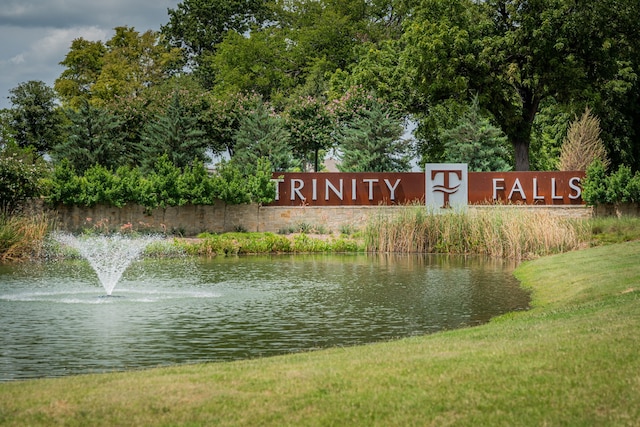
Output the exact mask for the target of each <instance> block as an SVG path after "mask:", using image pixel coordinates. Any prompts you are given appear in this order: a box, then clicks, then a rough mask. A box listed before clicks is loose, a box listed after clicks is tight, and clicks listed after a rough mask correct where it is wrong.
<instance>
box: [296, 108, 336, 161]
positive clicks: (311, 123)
mask: <svg viewBox="0 0 640 427" xmlns="http://www.w3.org/2000/svg"><path fill="white" fill-rule="evenodd" d="M284 114H285V118H286V123H287V126H288V128H289V132H290V133H291V140H292V146H293V152H294V155H295V156H296V157H297V158H298V160H300V162H301V163H302V166H303V169H304V168H305V166H306V165H307V164H308V163H311V164H312V165H313V170H314V171H315V172H318V170H319V166H320V159H319V153H320V152H321V151H322V150H327V149H329V148H330V147H331V146H332V144H333V136H332V133H333V132H334V130H335V117H334V116H333V115H332V113H331V111H330V110H329V108H328V106H327V104H326V102H325V101H324V100H322V99H320V98H315V97H311V96H307V97H296V98H293V99H292V100H291V101H290V102H289V104H288V106H287V110H286V111H285V113H284Z"/></svg>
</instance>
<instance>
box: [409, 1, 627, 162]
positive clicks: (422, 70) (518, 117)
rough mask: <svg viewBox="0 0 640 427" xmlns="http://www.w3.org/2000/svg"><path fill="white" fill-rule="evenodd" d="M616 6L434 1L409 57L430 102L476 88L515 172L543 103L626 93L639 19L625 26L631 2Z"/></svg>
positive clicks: (426, 7)
mask: <svg viewBox="0 0 640 427" xmlns="http://www.w3.org/2000/svg"><path fill="white" fill-rule="evenodd" d="M618 3H621V2H619V1H616V0H610V1H606V2H598V3H597V4H594V5H592V6H591V7H584V8H583V7H580V8H576V7H575V5H574V2H572V1H565V0H557V1H544V2H528V1H521V0H514V1H506V2H504V1H488V2H474V1H471V0H456V1H449V0H429V1H425V2H423V3H422V4H421V7H420V8H419V9H417V11H416V14H415V18H414V19H413V20H412V22H411V23H410V25H408V26H407V31H406V32H405V34H404V37H405V40H406V46H407V48H406V50H405V55H406V58H407V61H408V62H409V63H410V64H411V66H412V67H415V69H416V70H417V73H416V79H415V81H416V84H417V85H418V87H419V90H420V91H421V92H422V93H424V94H425V96H426V97H427V98H428V99H429V100H430V101H431V103H439V102H442V101H443V100H447V99H452V98H453V99H464V98H465V97H467V94H468V93H478V95H479V98H480V103H481V106H482V107H484V108H486V109H488V110H489V111H491V112H492V114H493V115H494V117H495V118H496V120H497V122H498V123H499V124H500V127H501V128H502V130H503V131H504V132H505V134H506V135H507V137H508V138H509V141H510V142H511V144H512V145H513V147H514V152H515V162H516V170H528V169H529V146H530V142H531V130H532V124H533V121H534V120H535V117H536V115H537V113H538V111H539V107H540V104H541V102H543V101H544V100H545V99H548V98H550V97H553V98H555V99H556V100H558V101H560V102H571V101H572V100H573V99H576V98H577V99H588V98H589V97H593V96H594V94H596V93H602V91H606V88H607V85H609V86H611V85H617V86H616V87H618V88H619V90H620V91H622V92H623V93H626V92H628V91H629V90H630V87H629V86H628V85H626V84H625V82H626V81H627V80H628V78H630V77H633V76H631V75H630V73H629V72H627V73H623V71H624V69H625V67H626V64H627V63H626V62H625V61H624V60H623V58H624V59H631V58H633V49H631V48H630V46H629V43H630V41H632V40H635V39H636V37H635V36H634V35H633V34H634V33H635V32H636V31H637V25H635V26H634V25H633V24H631V23H630V21H629V22H627V19H630V18H629V17H630V13H631V10H632V9H633V8H624V13H618V12H614V11H617V10H619V9H622V7H621V6H620V5H619V4H618ZM634 8H635V9H636V12H637V6H634ZM621 12H622V11H621ZM614 46H615V47H614ZM593 58H598V60H599V61H602V62H598V63H599V64H600V66H598V67H597V68H593V67H592V66H591V64H593ZM621 60H622V61H621Z"/></svg>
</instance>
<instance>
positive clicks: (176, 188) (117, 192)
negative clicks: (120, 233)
mask: <svg viewBox="0 0 640 427" xmlns="http://www.w3.org/2000/svg"><path fill="white" fill-rule="evenodd" d="M48 187H50V191H49V193H48V196H47V200H48V201H49V203H50V204H52V205H56V204H58V203H62V204H66V205H78V206H93V205H96V204H107V205H111V206H116V207H122V206H124V205H126V204H127V203H137V204H139V205H142V206H144V207H145V208H147V209H155V208H158V207H161V208H165V207H168V206H183V205H186V204H194V205H212V204H214V203H215V201H216V200H223V201H225V202H226V203H229V204H240V203H269V202H271V201H273V199H274V198H275V185H274V184H273V183H272V182H271V166H270V164H269V162H268V161H266V160H260V161H258V164H257V165H256V166H255V167H254V168H253V169H251V175H250V176H246V175H244V174H243V173H242V172H241V169H240V168H239V167H237V166H236V165H235V164H234V163H232V162H227V163H225V164H222V165H221V166H220V169H219V171H218V172H217V173H216V174H214V175H211V174H209V172H207V170H206V169H205V168H204V164H202V163H200V162H194V164H193V165H191V166H187V167H184V168H182V169H181V168H179V167H177V166H175V165H174V164H173V163H171V161H170V160H169V158H168V157H167V156H166V155H165V156H161V157H160V158H158V159H157V161H156V163H155V166H154V168H153V170H152V171H150V172H149V173H147V174H146V175H143V174H142V172H141V171H140V169H138V168H128V167H120V168H118V169H117V170H116V172H115V173H114V172H112V171H110V170H109V169H107V168H105V167H103V166H99V165H96V166H93V167H91V168H89V169H87V170H86V171H85V172H84V174H82V175H78V174H77V173H76V171H75V169H74V168H73V166H72V165H71V163H70V162H69V161H67V160H62V161H60V162H59V163H58V164H57V165H56V167H55V169H54V173H53V176H52V178H51V179H50V180H49V181H48Z"/></svg>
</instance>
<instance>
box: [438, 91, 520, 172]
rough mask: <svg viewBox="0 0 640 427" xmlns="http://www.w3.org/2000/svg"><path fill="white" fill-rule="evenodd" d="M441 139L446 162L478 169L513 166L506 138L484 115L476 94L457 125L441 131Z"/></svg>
mask: <svg viewBox="0 0 640 427" xmlns="http://www.w3.org/2000/svg"><path fill="white" fill-rule="evenodd" d="M441 139H442V141H443V144H444V160H445V161H446V162H450V163H467V165H468V167H469V170H470V171H476V172H490V171H508V170H511V169H512V167H511V163H512V162H511V156H510V153H509V150H508V149H507V147H508V141H507V138H506V136H505V135H504V133H503V132H502V131H501V130H500V129H499V128H497V127H495V126H494V125H492V124H491V122H490V121H489V119H488V118H487V117H484V116H483V115H482V114H481V111H480V106H479V105H478V98H477V97H474V98H473V102H472V103H471V107H470V108H469V110H468V111H467V112H466V114H464V115H463V116H462V117H460V119H459V120H458V123H457V124H456V126H455V127H453V128H451V129H445V130H443V131H442V133H441Z"/></svg>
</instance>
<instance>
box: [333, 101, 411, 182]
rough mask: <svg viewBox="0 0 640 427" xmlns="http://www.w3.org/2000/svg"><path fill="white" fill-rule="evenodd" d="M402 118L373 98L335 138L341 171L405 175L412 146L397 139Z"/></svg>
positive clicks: (345, 124)
mask: <svg viewBox="0 0 640 427" xmlns="http://www.w3.org/2000/svg"><path fill="white" fill-rule="evenodd" d="M403 132H404V126H403V121H402V118H400V117H399V115H398V114H397V113H396V112H394V111H393V110H392V109H391V108H388V107H385V106H384V105H382V103H381V102H379V101H378V100H376V99H375V98H374V99H373V100H372V102H370V105H369V106H368V108H367V109H363V110H361V112H359V113H358V114H357V115H356V116H355V117H354V118H353V119H352V120H351V121H350V122H347V123H344V124H343V126H342V129H341V130H340V133H339V136H338V138H337V139H338V149H339V151H340V160H341V163H340V164H339V165H338V168H339V169H340V170H341V171H343V172H406V171H408V170H409V169H411V164H410V162H411V157H412V147H411V143H410V142H409V141H407V140H404V139H401V136H402V134H403Z"/></svg>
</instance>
